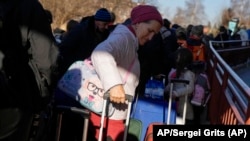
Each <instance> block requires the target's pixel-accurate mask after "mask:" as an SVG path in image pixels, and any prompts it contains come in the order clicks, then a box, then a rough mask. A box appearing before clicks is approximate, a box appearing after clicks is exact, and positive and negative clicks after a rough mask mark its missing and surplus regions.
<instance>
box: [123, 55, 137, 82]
mask: <svg viewBox="0 0 250 141" xmlns="http://www.w3.org/2000/svg"><path fill="white" fill-rule="evenodd" d="M134 64H135V58H134V59H133V61H132V62H131V64H130V65H129V68H128V71H127V73H126V75H125V77H124V80H123V84H125V83H126V82H127V79H128V77H129V74H130V72H131V70H132V68H133V66H134Z"/></svg>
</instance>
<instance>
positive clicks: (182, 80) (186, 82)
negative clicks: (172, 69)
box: [170, 78, 189, 84]
mask: <svg viewBox="0 0 250 141" xmlns="http://www.w3.org/2000/svg"><path fill="white" fill-rule="evenodd" d="M170 83H184V84H189V81H188V80H184V79H177V78H173V79H171V80H170Z"/></svg>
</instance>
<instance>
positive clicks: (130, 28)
mask: <svg viewBox="0 0 250 141" xmlns="http://www.w3.org/2000/svg"><path fill="white" fill-rule="evenodd" d="M130 19H131V24H129V25H123V24H119V25H117V26H116V28H115V29H114V30H113V32H112V33H111V34H110V35H109V37H108V38H107V39H106V40H105V41H103V42H102V43H100V44H99V45H98V46H97V47H96V48H95V50H94V51H93V53H92V55H91V60H92V62H93V65H94V67H95V68H96V71H97V73H98V75H99V77H100V79H101V81H102V84H103V87H104V90H105V91H109V92H110V101H111V103H112V105H113V107H114V108H115V111H114V113H113V114H112V115H111V116H110V117H108V118H107V119H106V120H108V121H107V123H108V125H106V127H105V130H104V136H105V137H108V138H109V139H111V140H113V141H121V140H122V138H123V131H124V120H125V119H126V114H127V106H128V105H127V103H125V94H129V95H133V96H134V94H135V89H136V87H137V85H138V82H139V75H140V64H139V60H138V55H137V50H138V47H139V45H144V44H145V43H146V42H147V41H149V40H151V39H152V37H153V36H154V35H155V34H156V33H158V32H159V30H160V28H161V27H162V24H163V20H162V16H161V14H160V13H159V11H158V10H157V9H156V8H155V7H153V6H149V5H139V6H136V7H134V8H133V9H132V11H131V17H130ZM131 64H132V67H130V66H131ZM130 68H131V69H130ZM127 71H129V75H128V77H127V78H125V77H126V74H127ZM124 79H126V83H124V82H123V81H124ZM90 121H91V124H93V125H91V126H90V130H93V129H94V131H93V132H94V133H95V137H96V138H98V135H99V127H100V116H99V115H96V114H95V113H91V116H90ZM104 126H105V125H104Z"/></svg>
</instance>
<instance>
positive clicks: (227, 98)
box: [207, 41, 250, 125]
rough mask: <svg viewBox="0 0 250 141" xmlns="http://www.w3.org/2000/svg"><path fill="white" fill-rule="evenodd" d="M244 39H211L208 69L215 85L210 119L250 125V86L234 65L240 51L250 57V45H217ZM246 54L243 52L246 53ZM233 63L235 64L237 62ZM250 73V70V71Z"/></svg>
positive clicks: (214, 122) (209, 111)
mask: <svg viewBox="0 0 250 141" xmlns="http://www.w3.org/2000/svg"><path fill="white" fill-rule="evenodd" d="M240 42H242V41H226V42H220V41H210V42H209V51H208V55H209V59H208V66H207V73H208V76H209V81H210V83H211V84H210V85H211V99H210V101H209V107H208V116H209V120H210V123H211V124H212V125H213V124H223V125H242V124H248V125H250V88H249V86H247V84H246V83H245V82H243V80H242V79H241V78H240V77H239V76H238V75H237V74H236V72H234V70H233V69H232V64H230V63H232V62H233V60H237V58H233V57H235V54H237V52H238V53H239V52H241V53H244V55H245V58H242V60H244V59H247V58H248V59H249V57H250V53H249V52H250V46H241V45H240V46H231V47H229V48H216V46H215V45H218V44H222V43H228V44H231V43H234V44H235V43H240ZM242 56H243V55H242ZM233 65H235V64H234V63H233ZM249 73H250V72H249Z"/></svg>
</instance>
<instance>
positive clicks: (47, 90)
mask: <svg viewBox="0 0 250 141" xmlns="http://www.w3.org/2000/svg"><path fill="white" fill-rule="evenodd" d="M0 9H1V11H0V12H1V14H0V15H1V16H2V17H1V29H0V31H1V32H0V51H1V52H2V53H3V55H4V58H3V60H2V69H1V76H4V77H5V78H6V79H1V81H2V82H1V84H3V83H5V84H6V85H7V86H8V88H9V89H6V91H4V93H0V106H1V107H0V123H5V124H4V125H5V126H2V124H1V126H0V131H1V132H0V139H3V138H5V139H6V140H11V141H27V140H28V138H29V133H30V127H31V124H32V118H33V115H34V114H37V113H38V114H39V113H40V112H41V111H42V110H44V109H45V108H46V106H47V102H48V101H49V99H50V97H51V95H52V91H53V82H55V80H54V79H53V78H55V77H53V74H54V71H55V70H56V67H57V57H58V53H59V51H58V48H57V46H56V45H55V39H54V37H53V34H52V30H51V25H50V21H49V18H48V15H47V14H46V11H45V10H44V8H43V6H42V5H41V4H40V3H39V1H37V0H1V1H0ZM2 72H4V73H2ZM2 78H3V77H2ZM0 87H1V86H0ZM2 131H5V132H2Z"/></svg>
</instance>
